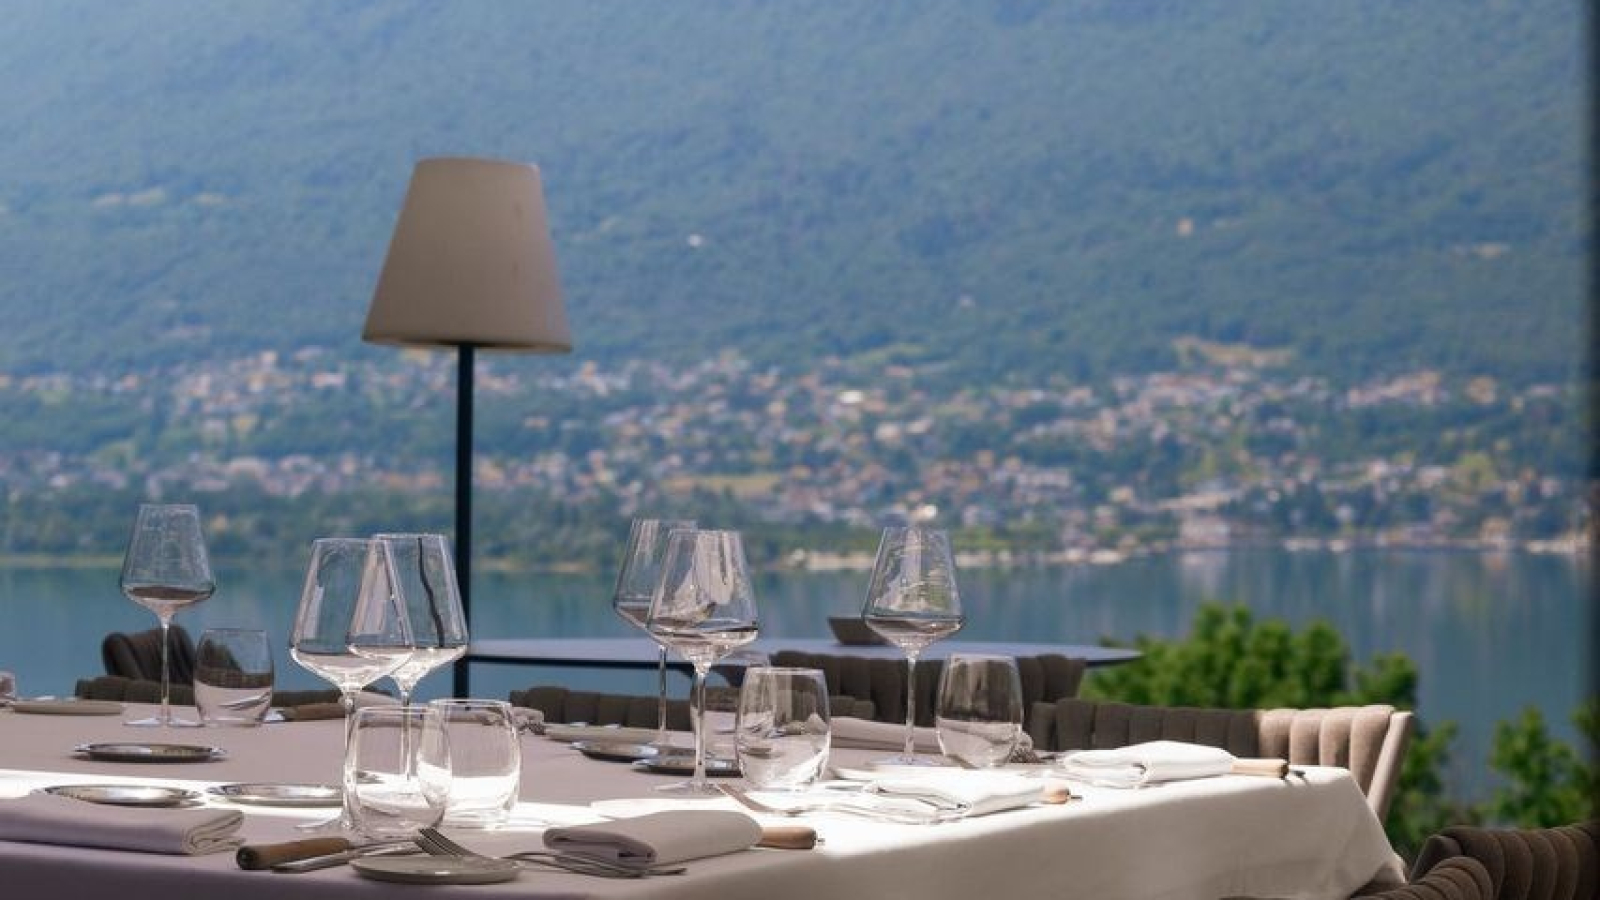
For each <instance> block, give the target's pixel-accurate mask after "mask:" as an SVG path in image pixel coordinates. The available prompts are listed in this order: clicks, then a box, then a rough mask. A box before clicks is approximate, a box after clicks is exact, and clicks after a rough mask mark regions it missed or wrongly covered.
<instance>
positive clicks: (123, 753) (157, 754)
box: [72, 742, 228, 763]
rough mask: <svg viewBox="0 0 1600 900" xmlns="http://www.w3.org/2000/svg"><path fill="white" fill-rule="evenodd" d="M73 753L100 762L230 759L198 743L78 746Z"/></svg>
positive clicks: (219, 748) (215, 748)
mask: <svg viewBox="0 0 1600 900" xmlns="http://www.w3.org/2000/svg"><path fill="white" fill-rule="evenodd" d="M72 752H73V753H76V754H79V755H80V756H87V757H88V758H90V759H94V760H99V761H100V762H137V763H183V762H211V761H212V760H217V759H222V758H223V757H224V756H227V755H228V754H227V752H226V751H224V750H223V749H222V748H221V747H202V746H199V745H198V744H142V743H131V742H119V743H110V744H79V745H78V746H76V747H74V748H72Z"/></svg>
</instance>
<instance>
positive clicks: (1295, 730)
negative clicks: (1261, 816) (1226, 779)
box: [1028, 699, 1413, 819]
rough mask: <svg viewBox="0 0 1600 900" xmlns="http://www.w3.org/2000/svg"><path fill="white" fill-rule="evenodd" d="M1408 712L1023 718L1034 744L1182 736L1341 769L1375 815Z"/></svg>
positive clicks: (1079, 708)
mask: <svg viewBox="0 0 1600 900" xmlns="http://www.w3.org/2000/svg"><path fill="white" fill-rule="evenodd" d="M1412 725H1413V716H1412V714H1411V713H1410V712H1409V711H1406V710H1397V709H1395V708H1394V707H1392V706H1384V705H1373V706H1359V707H1358V706H1346V707H1337V708H1334V709H1199V708H1195V707H1183V706H1135V705H1132V704H1127V703H1113V702H1106V701H1095V700H1076V699H1069V700H1060V701H1057V702H1056V703H1055V704H1053V705H1046V704H1041V705H1039V706H1038V707H1036V708H1035V710H1034V712H1033V714H1032V715H1031V716H1030V717H1029V729H1028V733H1029V735H1030V736H1031V737H1032V738H1033V742H1034V746H1035V747H1039V748H1043V749H1048V750H1094V749H1100V748H1105V747H1126V746H1128V745H1130V744H1140V743H1144V742H1145V741H1156V740H1170V741H1186V742H1189V743H1195V744H1205V745H1208V746H1212V747H1221V748H1222V749H1224V750H1227V751H1228V752H1229V753H1232V754H1233V755H1235V756H1241V757H1272V758H1278V759H1285V760H1288V761H1289V762H1290V763H1292V764H1296V765H1308V766H1342V767H1344V768H1346V769H1349V770H1350V772H1351V774H1352V775H1354V776H1355V779H1356V783H1357V784H1359V785H1360V786H1361V790H1362V791H1363V792H1364V793H1365V794H1366V797H1367V803H1368V805H1370V806H1371V807H1372V809H1373V811H1374V812H1376V813H1377V814H1378V818H1379V819H1382V818H1383V817H1384V815H1385V814H1386V813H1387V812H1388V810H1389V803H1390V801H1391V800H1392V799H1393V797H1394V791H1395V787H1396V785H1398V784H1399V780H1400V768H1401V764H1402V763H1403V762H1404V760H1405V748H1406V744H1407V743H1408V742H1409V741H1410V738H1411V729H1412Z"/></svg>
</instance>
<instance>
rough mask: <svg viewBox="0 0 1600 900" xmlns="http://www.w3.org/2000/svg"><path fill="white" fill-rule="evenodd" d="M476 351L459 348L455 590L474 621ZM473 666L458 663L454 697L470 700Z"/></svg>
mask: <svg viewBox="0 0 1600 900" xmlns="http://www.w3.org/2000/svg"><path fill="white" fill-rule="evenodd" d="M474 350H475V348H474V347H473V345H471V344H465V343H464V344H461V345H459V346H457V348H456V588H457V589H458V590H459V591H460V592H461V616H462V618H463V619H464V620H465V621H467V622H471V621H472V376H473V369H474V362H475V359H474V357H475V356H476V354H475V353H474ZM471 669H472V662H471V661H470V660H469V659H467V657H466V656H463V657H461V658H460V659H458V660H456V662H455V667H454V669H453V670H452V673H451V689H450V693H451V696H454V697H470V696H471V687H470V682H471Z"/></svg>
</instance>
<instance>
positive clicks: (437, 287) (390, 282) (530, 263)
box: [361, 158, 572, 697]
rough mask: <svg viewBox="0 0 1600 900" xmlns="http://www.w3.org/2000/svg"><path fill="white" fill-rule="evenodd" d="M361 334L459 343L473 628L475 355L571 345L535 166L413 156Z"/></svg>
mask: <svg viewBox="0 0 1600 900" xmlns="http://www.w3.org/2000/svg"><path fill="white" fill-rule="evenodd" d="M361 339H362V340H364V341H369V342H372V343H377V344H395V345H399V346H407V347H454V348H456V351H457V376H456V525H455V528H456V534H455V538H456V541H455V543H456V546H455V553H456V580H457V581H458V582H459V584H460V588H461V610H462V614H463V616H464V617H465V618H466V620H467V622H468V623H469V625H470V623H471V620H472V606H471V599H470V598H471V591H472V587H471V579H470V573H471V569H472V375H473V363H474V354H475V351H476V350H477V348H479V347H482V348H484V349H486V350H503V351H510V352H522V353H567V352H570V351H571V350H572V334H571V332H570V331H569V330H568V329H567V315H566V310H565V308H564V307H563V305H562V302H561V283H560V280H559V278H558V277H557V274H556V258H555V249H554V248H553V247H552V246H551V243H550V228H549V225H548V223H547V221H546V215H545V205H544V192H543V190H542V189H541V187H540V181H539V170H538V168H536V167H534V166H531V165H526V164H523V163H513V162H501V161H497V160H488V159H463V158H437V159H424V160H421V161H420V162H418V163H417V166H416V169H415V171H413V172H412V174H411V185H410V187H409V188H407V189H406V198H405V203H404V205H403V206H402V207H401V209H400V219H399V221H398V222H396V223H395V226H394V237H393V238H392V239H391V240H390V242H389V253H388V255H387V256H386V257H385V258H384V261H383V271H382V272H381V273H379V275H378V287H377V289H376V290H375V291H374V292H373V295H372V306H371V308H370V309H368V310H367V324H366V327H364V328H363V329H362V330H361ZM469 659H470V654H469V656H467V657H463V658H461V659H459V660H457V661H456V665H455V675H454V684H453V688H452V692H453V693H454V694H455V696H457V697H464V696H467V695H468V684H467V682H468V675H467V667H468V665H469Z"/></svg>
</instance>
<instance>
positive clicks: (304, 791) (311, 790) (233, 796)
mask: <svg viewBox="0 0 1600 900" xmlns="http://www.w3.org/2000/svg"><path fill="white" fill-rule="evenodd" d="M206 793H208V794H210V795H211V796H213V797H216V798H217V799H219V800H226V801H228V802H229V803H243V804H246V805H249V806H339V805H340V804H342V803H343V802H344V792H343V791H341V790H339V789H338V788H336V787H334V786H333V785H331V784H271V783H268V782H246V783H243V784H219V785H217V786H216V787H210V788H206Z"/></svg>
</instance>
